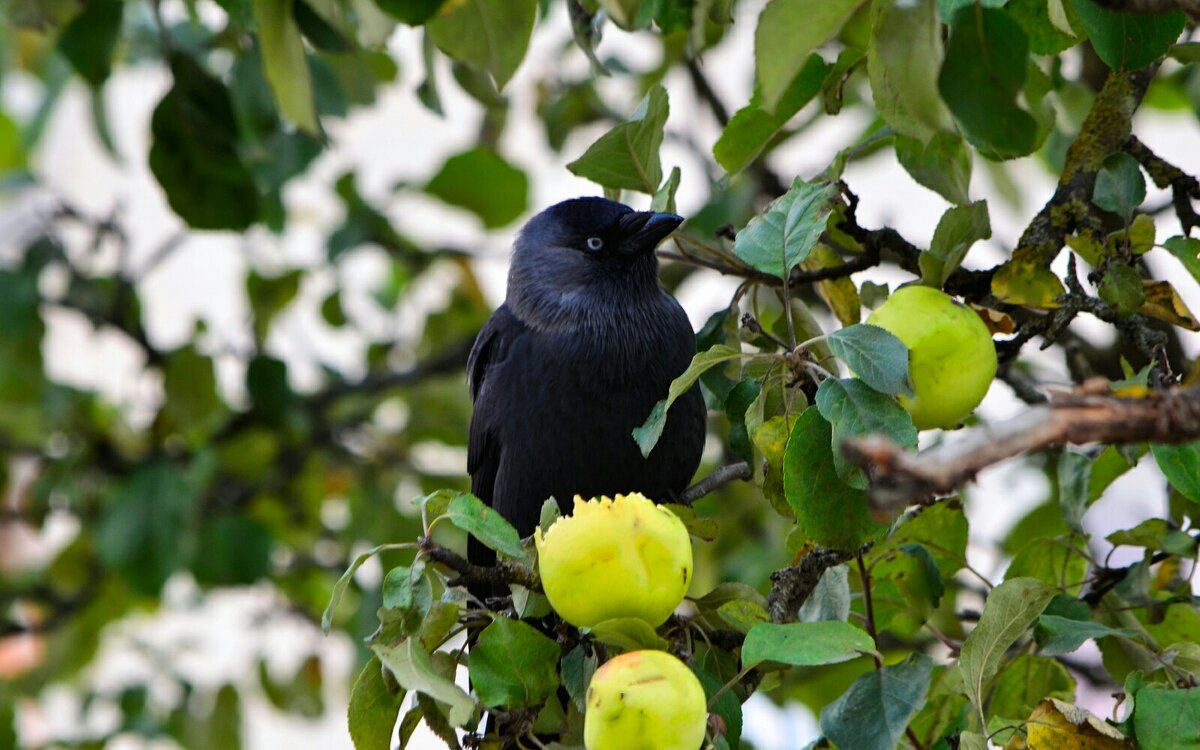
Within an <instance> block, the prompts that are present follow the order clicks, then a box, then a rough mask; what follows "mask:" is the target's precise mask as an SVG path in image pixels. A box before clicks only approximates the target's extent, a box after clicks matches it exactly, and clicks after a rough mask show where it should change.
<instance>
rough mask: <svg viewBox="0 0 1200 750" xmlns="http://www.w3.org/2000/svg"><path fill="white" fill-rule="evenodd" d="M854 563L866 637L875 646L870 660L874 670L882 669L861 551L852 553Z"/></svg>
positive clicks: (869, 590)
mask: <svg viewBox="0 0 1200 750" xmlns="http://www.w3.org/2000/svg"><path fill="white" fill-rule="evenodd" d="M854 562H855V564H856V565H858V577H859V580H860V581H861V582H862V591H863V609H864V610H866V614H867V635H869V636H871V641H872V642H873V643H874V644H875V651H874V652H873V653H872V654H871V658H872V659H874V660H875V668H876V669H882V668H883V658H882V656H881V655H880V653H879V634H878V633H877V632H876V630H875V606H874V604H872V602H871V574H870V573H869V572H867V566H866V565H865V564H863V556H862V550H858V551H856V552H855V553H854Z"/></svg>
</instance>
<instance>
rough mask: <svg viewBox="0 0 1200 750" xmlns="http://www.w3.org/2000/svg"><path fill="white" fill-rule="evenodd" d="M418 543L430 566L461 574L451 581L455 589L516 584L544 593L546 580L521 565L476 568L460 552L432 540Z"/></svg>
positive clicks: (502, 562) (500, 562)
mask: <svg viewBox="0 0 1200 750" xmlns="http://www.w3.org/2000/svg"><path fill="white" fill-rule="evenodd" d="M418 543H419V544H420V546H421V552H423V553H424V554H425V557H426V558H427V559H428V560H429V561H430V562H435V563H440V564H441V565H445V566H446V567H447V568H450V569H451V570H453V571H454V572H455V573H458V577H457V578H453V579H451V580H450V582H449V583H450V585H451V586H489V587H498V586H501V585H507V584H510V583H515V584H517V585H518V586H524V587H525V588H527V589H529V590H530V591H541V590H542V579H541V577H539V576H538V574H537V571H536V570H534V569H532V568H527V567H525V566H524V565H521V564H520V563H516V562H513V561H512V560H497V561H496V564H495V565H475V564H474V563H471V562H468V561H467V559H466V558H465V557H463V556H462V555H460V554H458V553H457V552H454V551H453V550H449V549H446V548H445V547H443V546H442V545H440V544H438V543H436V542H434V541H432V540H430V539H428V538H425V537H422V538H421V539H420V540H419V542H418Z"/></svg>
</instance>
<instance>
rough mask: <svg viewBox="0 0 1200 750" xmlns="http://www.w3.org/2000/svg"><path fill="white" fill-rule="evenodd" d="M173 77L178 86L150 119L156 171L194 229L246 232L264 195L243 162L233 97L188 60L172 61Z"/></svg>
mask: <svg viewBox="0 0 1200 750" xmlns="http://www.w3.org/2000/svg"><path fill="white" fill-rule="evenodd" d="M171 72H172V74H173V76H174V78H175V84H174V85H173V86H172V87H171V90H170V91H168V92H167V95H166V96H164V97H163V98H162V101H160V102H159V103H158V106H157V107H155V108H154V116H153V117H152V118H151V120H150V132H151V134H152V136H153V139H154V140H153V143H152V144H151V146H150V170H151V171H152V172H153V173H154V177H155V179H157V180H158V183H159V184H160V185H162V188H163V191H164V192H165V193H166V194H167V203H169V204H170V205H171V209H172V210H173V211H175V213H176V214H178V215H179V217H180V218H181V219H183V220H184V221H186V222H187V223H188V225H189V226H191V227H192V228H193V229H233V230H238V229H246V228H247V227H249V226H250V225H251V224H253V223H254V220H255V219H256V218H257V216H258V192H257V190H256V189H255V187H254V180H253V178H252V177H251V176H250V172H249V171H248V170H247V169H246V166H245V164H243V163H242V161H241V159H240V158H239V157H238V144H239V139H238V132H237V125H236V122H235V121H234V117H233V105H232V104H231V103H230V99H229V92H228V91H226V90H225V87H224V86H223V85H222V84H221V82H220V81H218V80H217V79H215V78H213V77H212V76H210V75H209V74H208V73H206V72H204V71H203V70H202V69H201V68H200V67H199V66H198V65H197V64H196V63H194V62H193V61H192V60H191V58H188V57H186V56H184V55H175V56H174V57H172V58H171Z"/></svg>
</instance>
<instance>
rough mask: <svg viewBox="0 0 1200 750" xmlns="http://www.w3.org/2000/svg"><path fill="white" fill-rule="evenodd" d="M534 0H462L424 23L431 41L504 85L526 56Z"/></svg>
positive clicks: (534, 8) (531, 32)
mask: <svg viewBox="0 0 1200 750" xmlns="http://www.w3.org/2000/svg"><path fill="white" fill-rule="evenodd" d="M536 17H537V2H536V0H463V2H461V3H458V4H457V7H456V8H455V9H454V10H453V11H451V12H450V13H447V14H445V15H439V16H438V17H437V18H434V19H432V20H431V21H429V23H427V24H426V25H425V28H426V29H427V30H428V32H429V35H430V36H431V37H432V38H433V42H434V44H436V45H437V46H438V48H439V49H441V50H442V52H445V53H446V54H447V55H449V56H450V57H453V58H454V59H455V60H458V61H460V62H463V63H466V64H467V65H468V66H470V67H472V68H474V69H475V70H477V71H479V72H480V73H485V74H488V75H490V76H491V77H492V80H493V81H495V83H496V88H497V89H503V88H504V87H505V85H507V84H508V82H509V80H510V79H511V78H512V77H513V73H515V72H516V71H517V68H518V67H519V66H520V65H521V61H522V60H523V59H525V50H527V49H528V48H529V38H530V37H531V36H532V34H533V22H534V20H535V18H536Z"/></svg>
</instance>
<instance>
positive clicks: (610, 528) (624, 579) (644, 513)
mask: <svg viewBox="0 0 1200 750" xmlns="http://www.w3.org/2000/svg"><path fill="white" fill-rule="evenodd" d="M534 542H535V544H536V545H537V550H538V572H539V573H540V574H541V577H542V589H543V590H544V591H545V592H546V598H547V599H549V600H550V606H552V607H554V611H555V612H558V614H559V616H560V617H562V618H563V619H564V620H566V621H567V622H569V623H571V624H572V625H574V626H576V627H579V628H586V627H591V626H593V625H595V624H596V623H599V622H603V621H604V620H610V619H612V618H614V617H636V618H638V619H641V620H645V621H646V622H647V623H649V624H650V625H651V626H653V627H657V626H659V625H661V624H662V623H663V622H665V621H666V619H667V618H668V617H670V616H671V613H672V612H674V611H675V608H676V607H678V606H679V603H680V602H681V601H683V597H684V595H686V594H687V590H688V584H690V583H691V581H692V540H691V538H690V537H689V536H688V532H687V528H686V527H685V526H684V525H683V522H682V521H680V520H679V518H678V517H677V516H676V515H675V514H674V513H672V512H671V511H669V510H667V509H666V508H663V507H660V506H658V505H655V504H654V503H653V502H652V501H650V500H649V499H647V498H646V497H644V496H643V495H641V494H639V493H636V492H635V493H631V494H629V495H617V497H616V499H609V498H607V497H601V498H595V499H592V500H587V501H585V500H584V499H583V498H581V497H579V496H576V497H575V509H574V511H573V512H572V514H571V515H570V516H566V517H563V518H560V519H558V520H557V521H555V522H554V523H553V524H552V525H551V526H550V528H549V529H547V530H546V531H545V533H543V532H542V529H541V528H538V530H537V532H536V533H535V534H534Z"/></svg>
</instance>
